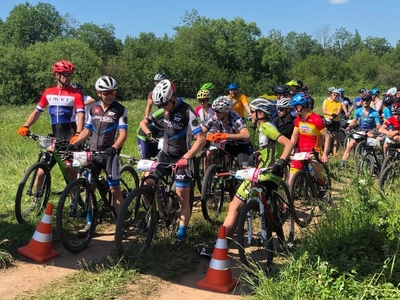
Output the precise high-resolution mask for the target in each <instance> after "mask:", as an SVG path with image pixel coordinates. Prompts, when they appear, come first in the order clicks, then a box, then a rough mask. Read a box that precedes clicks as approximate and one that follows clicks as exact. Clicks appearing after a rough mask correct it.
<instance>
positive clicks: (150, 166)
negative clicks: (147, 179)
mask: <svg viewBox="0 0 400 300" xmlns="http://www.w3.org/2000/svg"><path fill="white" fill-rule="evenodd" d="M158 164H159V162H158V161H154V160H150V159H141V160H139V162H138V164H137V167H136V168H137V170H138V171H140V172H144V171H149V172H154V171H155V169H156V167H157V165H158Z"/></svg>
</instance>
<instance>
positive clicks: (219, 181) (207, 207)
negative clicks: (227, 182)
mask: <svg viewBox="0 0 400 300" xmlns="http://www.w3.org/2000/svg"><path fill="white" fill-rule="evenodd" d="M219 172H222V168H221V166H219V165H211V166H209V167H208V169H207V172H206V174H205V175H204V182H203V186H202V189H201V211H202V213H203V216H204V219H206V220H207V221H209V222H211V223H212V222H215V221H217V220H218V216H219V215H220V214H221V211H222V205H223V203H224V194H225V187H224V183H223V180H224V179H223V178H222V177H221V178H219V177H217V176H216V174H217V173H219Z"/></svg>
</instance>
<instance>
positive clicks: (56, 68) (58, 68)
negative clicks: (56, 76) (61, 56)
mask: <svg viewBox="0 0 400 300" xmlns="http://www.w3.org/2000/svg"><path fill="white" fill-rule="evenodd" d="M74 70H75V66H74V65H73V64H71V63H70V62H69V61H68V60H60V61H58V62H56V63H54V65H53V73H63V72H65V73H73V72H74Z"/></svg>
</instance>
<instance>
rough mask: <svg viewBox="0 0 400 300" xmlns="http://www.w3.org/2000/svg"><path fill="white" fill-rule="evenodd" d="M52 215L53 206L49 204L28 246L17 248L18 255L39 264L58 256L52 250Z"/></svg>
mask: <svg viewBox="0 0 400 300" xmlns="http://www.w3.org/2000/svg"><path fill="white" fill-rule="evenodd" d="M52 213H53V204H52V203H49V204H48V205H47V207H46V211H45V214H44V215H43V217H42V220H41V221H40V222H39V225H38V226H37V228H36V231H35V233H34V234H33V236H32V238H31V240H30V241H29V244H28V245H27V246H23V247H20V248H18V252H19V253H21V254H22V255H24V256H26V257H28V258H30V259H33V260H34V261H37V262H39V263H42V262H45V261H47V260H49V259H52V258H54V257H56V256H58V255H59V254H60V253H58V252H57V251H56V250H53V249H52V243H51V240H52V234H53V233H52Z"/></svg>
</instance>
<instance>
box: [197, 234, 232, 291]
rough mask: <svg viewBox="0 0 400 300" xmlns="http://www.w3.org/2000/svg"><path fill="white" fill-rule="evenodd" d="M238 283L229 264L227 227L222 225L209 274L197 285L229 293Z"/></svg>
mask: <svg viewBox="0 0 400 300" xmlns="http://www.w3.org/2000/svg"><path fill="white" fill-rule="evenodd" d="M236 284H237V279H236V278H233V277H232V271H231V269H230V265H229V257H228V243H227V240H226V227H225V226H221V227H220V229H219V232H218V239H217V242H216V243H215V247H214V251H213V254H212V258H211V261H210V265H209V267H208V270H207V275H206V277H205V278H204V279H202V280H200V281H198V282H197V286H198V287H201V288H205V289H208V290H212V291H216V292H221V293H228V292H230V291H231V290H232V289H233V288H234V287H235V286H236Z"/></svg>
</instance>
